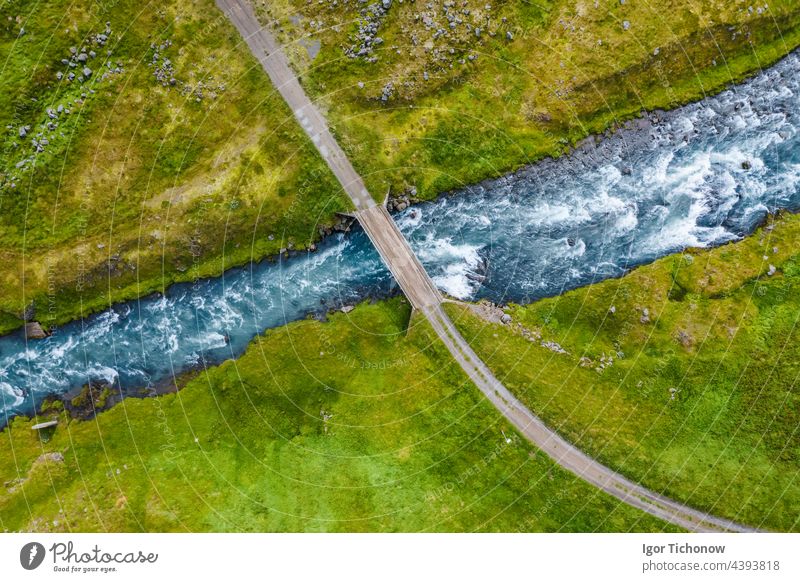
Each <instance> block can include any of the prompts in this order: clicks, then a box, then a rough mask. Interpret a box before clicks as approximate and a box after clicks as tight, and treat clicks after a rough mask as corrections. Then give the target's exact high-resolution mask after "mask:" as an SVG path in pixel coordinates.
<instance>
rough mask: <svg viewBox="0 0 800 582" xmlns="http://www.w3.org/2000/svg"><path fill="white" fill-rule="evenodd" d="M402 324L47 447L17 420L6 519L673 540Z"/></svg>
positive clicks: (244, 374) (192, 391)
mask: <svg viewBox="0 0 800 582" xmlns="http://www.w3.org/2000/svg"><path fill="white" fill-rule="evenodd" d="M408 311H409V309H408V305H407V304H403V303H402V302H401V301H400V300H399V299H394V300H390V301H385V302H381V303H379V304H375V305H360V306H358V307H357V308H356V309H354V310H352V311H351V312H350V313H347V314H343V313H339V314H336V315H334V316H332V317H330V319H329V321H328V323H320V322H316V321H301V322H295V323H292V324H290V325H288V326H284V327H282V328H277V329H273V330H270V331H268V332H267V333H265V334H264V335H263V336H261V337H259V338H258V339H257V340H256V341H254V342H253V344H252V345H251V346H250V348H249V349H248V351H247V353H246V354H245V355H243V356H242V357H241V358H240V359H238V360H235V361H228V362H225V363H224V364H222V365H220V366H217V367H214V368H210V369H209V370H207V371H206V372H204V373H202V374H201V376H199V377H198V378H196V379H195V380H192V381H191V382H189V383H188V385H187V386H186V387H185V388H184V389H183V390H181V391H180V392H178V393H176V394H169V395H166V396H163V397H160V398H151V399H144V400H132V399H129V400H125V401H123V402H122V403H121V404H120V405H117V406H115V407H114V408H112V409H110V410H108V411H106V412H103V413H101V414H99V415H98V416H97V417H96V418H95V419H94V420H93V421H91V422H81V421H69V420H68V419H65V418H63V417H62V420H61V424H59V426H58V427H56V429H55V431H54V432H53V433H52V434H51V435H49V436H48V438H46V439H44V440H40V438H39V436H38V435H37V433H36V432H35V431H32V430H31V429H30V426H31V424H32V421H29V420H27V419H24V418H17V419H14V420H13V421H12V423H11V426H10V427H9V428H8V429H7V430H6V431H4V432H3V433H0V436H2V437H3V438H4V439H7V443H8V446H4V447H0V471H2V479H1V480H0V482H2V483H4V484H5V485H4V487H2V488H0V519H2V522H0V524H1V525H2V527H3V528H4V529H6V530H9V531H18V530H22V531H37V532H50V531H61V532H67V531H350V532H360V531H674V530H673V528H671V527H669V526H667V525H665V524H663V523H660V522H658V521H656V520H654V519H652V518H650V517H649V516H646V515H644V514H641V513H639V512H637V511H634V510H632V509H631V508H629V507H627V506H625V505H622V504H619V503H618V502H617V501H616V500H614V499H612V498H610V497H608V496H606V495H604V494H602V493H600V492H599V491H597V490H594V489H592V488H591V487H589V486H588V485H586V484H584V483H583V482H581V481H579V480H577V479H576V478H575V477H573V476H572V475H570V474H567V473H565V472H563V471H561V470H560V469H558V468H557V467H556V466H554V465H553V464H552V463H551V462H549V461H548V460H547V459H546V458H545V457H544V456H543V455H542V454H541V453H538V452H537V451H535V450H533V449H532V448H531V446H530V445H529V444H527V443H526V442H525V441H524V440H522V439H519V438H517V437H516V436H515V433H514V431H513V429H511V428H510V427H509V426H507V425H506V423H505V422H504V421H503V419H502V417H501V416H500V415H499V414H498V413H497V412H496V411H495V410H493V409H492V408H491V406H489V405H488V404H487V403H486V402H484V401H483V400H482V398H481V397H480V395H479V394H478V393H477V392H476V391H474V390H471V389H465V387H466V386H467V384H466V380H465V378H464V377H463V375H462V373H461V371H460V370H459V369H458V367H457V366H455V365H453V364H452V362H451V361H450V359H449V357H448V355H447V353H446V352H445V351H444V350H443V349H441V348H437V347H435V346H436V345H437V342H435V341H434V335H433V333H432V331H430V330H429V329H428V328H427V327H426V326H424V325H418V326H414V327H413V328H412V329H411V330H410V331H408V332H407V331H406V322H407V319H408V316H409V313H408ZM432 346H433V348H432ZM507 439H509V440H510V442H509V440H507ZM221 492H224V494H223V493H221ZM543 508H545V509H543Z"/></svg>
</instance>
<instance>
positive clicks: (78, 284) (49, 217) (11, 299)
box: [0, 0, 349, 332]
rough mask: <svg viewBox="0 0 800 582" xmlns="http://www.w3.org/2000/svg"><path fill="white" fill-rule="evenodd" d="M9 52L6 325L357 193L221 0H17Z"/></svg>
mask: <svg viewBox="0 0 800 582" xmlns="http://www.w3.org/2000/svg"><path fill="white" fill-rule="evenodd" d="M73 51H74V52H73ZM0 54H2V55H3V66H2V73H1V76H0V87H2V91H0V121H2V127H4V128H5V129H4V133H3V135H2V139H0V260H1V261H2V264H3V265H4V267H5V268H4V269H3V273H2V276H0V312H1V313H2V316H0V332H2V331H6V330H8V329H9V328H11V327H14V326H17V325H19V324H20V320H19V316H20V314H21V313H22V312H23V310H24V309H25V308H26V307H28V306H29V305H30V303H31V302H32V301H33V302H35V309H36V312H37V314H36V317H37V318H39V319H40V320H41V321H42V323H44V324H45V325H52V324H56V323H60V322H62V321H64V320H66V319H74V318H75V317H78V316H79V315H80V314H86V313H87V312H90V311H92V310H95V309H99V308H101V307H105V306H107V305H108V304H109V303H110V302H113V301H117V300H120V299H122V298H132V297H138V296H140V295H142V294H145V293H147V292H149V291H152V290H154V289H161V288H163V286H164V285H166V284H169V283H171V282H173V281H175V280H186V279H192V278H194V277H196V276H198V275H207V274H219V273H220V272H221V271H222V270H223V268H224V267H227V266H231V265H233V264H237V263H239V264H240V263H244V262H246V261H247V260H249V259H250V258H256V259H257V258H261V257H263V256H265V255H268V254H276V253H277V252H278V251H279V250H280V249H281V248H284V247H291V246H294V247H295V248H300V247H304V246H307V245H308V244H310V242H311V241H312V240H314V239H316V238H317V237H318V236H319V233H318V228H319V227H320V226H321V225H325V224H330V223H331V222H332V220H333V215H334V212H336V211H339V210H345V209H347V208H348V204H349V202H348V201H347V200H346V198H345V197H344V196H343V195H342V193H341V191H340V188H339V186H338V184H337V183H336V182H335V179H334V178H333V176H332V175H330V174H329V172H328V170H327V168H326V167H325V165H324V163H323V162H322V160H321V158H318V156H317V154H316V152H315V151H314V149H313V147H312V145H311V143H310V142H308V141H307V140H306V138H305V136H304V135H303V134H302V131H301V130H300V128H299V127H298V126H297V124H296V123H295V121H294V118H293V117H292V115H291V114H290V112H289V111H288V109H287V108H286V107H285V105H284V103H283V101H282V99H281V98H280V96H279V95H278V94H277V93H276V92H275V91H274V89H273V87H272V86H271V84H270V81H269V79H268V78H267V77H266V75H264V73H263V71H262V70H261V68H260V67H259V66H258V65H257V63H256V62H255V60H254V59H253V58H252V57H251V55H250V53H249V51H248V50H247V48H246V46H243V43H242V41H241V38H240V37H239V36H238V34H237V33H236V31H235V30H234V29H233V27H232V26H231V25H230V24H229V23H228V22H227V20H226V19H225V18H224V16H223V15H222V14H221V13H219V12H218V11H217V9H216V7H215V5H214V2H213V0H192V1H186V2H184V1H180V2H179V1H177V0H168V1H166V2H157V3H154V2H151V3H141V2H133V1H131V0H120V1H118V2H92V3H89V4H88V5H87V4H85V3H75V2H71V1H68V0H53V1H49V2H21V1H13V2H5V3H4V4H3V6H2V8H0ZM84 67H88V69H89V71H90V72H89V73H88V75H84ZM70 75H73V78H72V79H70ZM23 133H24V134H25V135H24V137H23V135H22V134H23Z"/></svg>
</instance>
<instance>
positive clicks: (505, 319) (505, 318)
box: [500, 313, 511, 325]
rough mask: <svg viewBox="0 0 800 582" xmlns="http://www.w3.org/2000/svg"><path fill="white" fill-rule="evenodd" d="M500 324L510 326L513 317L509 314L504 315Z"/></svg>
mask: <svg viewBox="0 0 800 582" xmlns="http://www.w3.org/2000/svg"><path fill="white" fill-rule="evenodd" d="M500 323H504V324H506V325H508V324H509V323H511V316H510V315H509V314H508V313H504V314H503V315H501V316H500Z"/></svg>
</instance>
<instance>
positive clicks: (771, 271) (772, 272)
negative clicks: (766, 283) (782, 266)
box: [767, 265, 778, 277]
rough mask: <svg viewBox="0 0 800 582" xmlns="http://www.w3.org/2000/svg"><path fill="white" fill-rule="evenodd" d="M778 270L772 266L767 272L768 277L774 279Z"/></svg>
mask: <svg viewBox="0 0 800 582" xmlns="http://www.w3.org/2000/svg"><path fill="white" fill-rule="evenodd" d="M777 270H778V269H776V268H775V265H770V266H769V270H768V271H767V275H769V276H770V277H772V276H773V275H774V274H775V273H776V272H777Z"/></svg>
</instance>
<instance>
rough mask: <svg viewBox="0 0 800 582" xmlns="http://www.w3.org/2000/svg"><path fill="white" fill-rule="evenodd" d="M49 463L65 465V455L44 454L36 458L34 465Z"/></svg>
mask: <svg viewBox="0 0 800 582" xmlns="http://www.w3.org/2000/svg"><path fill="white" fill-rule="evenodd" d="M48 461H49V462H51V463H63V462H64V455H62V454H61V453H43V454H41V455H39V456H38V457H37V458H36V460H35V461H34V462H33V464H34V465H40V464H42V463H47V462H48Z"/></svg>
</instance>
